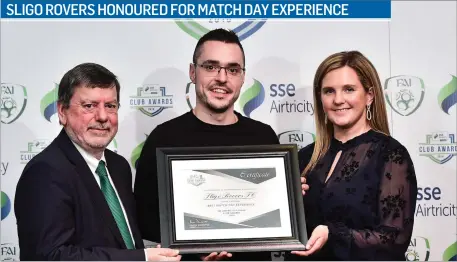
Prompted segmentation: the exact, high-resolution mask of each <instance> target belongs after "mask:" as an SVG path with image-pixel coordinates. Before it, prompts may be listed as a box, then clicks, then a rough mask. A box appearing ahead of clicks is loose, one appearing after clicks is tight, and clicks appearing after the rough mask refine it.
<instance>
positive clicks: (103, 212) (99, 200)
mask: <svg viewBox="0 0 457 262" xmlns="http://www.w3.org/2000/svg"><path fill="white" fill-rule="evenodd" d="M57 139H58V144H59V147H60V148H61V149H62V151H63V152H64V153H65V154H66V155H67V157H68V159H69V160H70V162H72V163H73V164H74V166H75V169H76V172H77V173H78V174H79V175H80V177H81V180H82V181H83V183H84V185H85V187H86V189H87V191H88V192H89V194H90V198H91V199H92V200H93V202H94V205H95V208H96V210H98V211H99V212H97V214H98V215H99V216H100V218H101V219H102V220H103V221H104V224H105V225H107V226H108V228H109V229H110V231H111V233H112V234H113V235H114V238H115V239H116V240H117V242H118V243H119V245H120V246H122V248H124V249H125V248H127V247H126V245H125V242H124V240H123V239H122V236H121V233H120V231H119V228H118V226H117V224H116V221H115V220H114V217H113V215H112V213H111V210H110V209H109V206H108V204H107V203H106V200H105V196H104V195H103V193H102V191H101V190H100V187H99V186H98V184H97V181H95V178H94V175H93V173H92V171H91V170H90V169H89V166H88V165H87V163H86V161H85V160H84V158H83V157H82V156H81V154H80V153H79V152H78V150H77V149H76V147H75V146H74V145H73V143H72V142H71V140H70V138H69V137H68V135H67V134H66V132H65V130H63V129H62V132H61V133H60V134H59V136H58V137H57Z"/></svg>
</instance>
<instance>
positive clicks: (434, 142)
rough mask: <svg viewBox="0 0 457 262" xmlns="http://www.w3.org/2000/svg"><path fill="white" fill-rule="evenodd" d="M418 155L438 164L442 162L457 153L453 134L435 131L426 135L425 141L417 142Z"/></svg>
mask: <svg viewBox="0 0 457 262" xmlns="http://www.w3.org/2000/svg"><path fill="white" fill-rule="evenodd" d="M419 155H420V156H426V157H428V158H430V159H431V160H433V161H435V162H436V163H438V164H444V163H446V162H447V161H449V160H451V158H452V157H453V156H455V155H457V144H456V143H455V134H449V133H448V132H435V133H432V134H429V135H427V136H426V142H425V143H420V144H419Z"/></svg>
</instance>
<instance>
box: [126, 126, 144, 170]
mask: <svg viewBox="0 0 457 262" xmlns="http://www.w3.org/2000/svg"><path fill="white" fill-rule="evenodd" d="M144 135H145V136H146V138H147V137H148V135H146V134H144ZM145 142H146V140H145V141H143V142H141V143H140V144H139V145H137V146H136V147H135V148H134V149H133V151H132V156H131V157H130V164H131V165H132V166H134V167H135V169H136V167H137V165H138V159H139V158H140V155H141V150H143V146H144V143H145Z"/></svg>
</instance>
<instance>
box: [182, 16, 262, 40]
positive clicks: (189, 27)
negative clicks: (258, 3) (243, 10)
mask: <svg viewBox="0 0 457 262" xmlns="http://www.w3.org/2000/svg"><path fill="white" fill-rule="evenodd" d="M238 21H239V20H238ZM238 21H237V22H235V21H232V20H231V19H224V18H222V19H220V18H215V19H208V21H206V22H202V21H199V22H196V21H195V20H192V19H189V20H182V21H176V24H177V25H178V26H179V28H181V29H182V30H183V31H184V32H186V33H187V34H188V35H190V36H192V37H193V38H195V39H197V40H198V39H200V38H201V37H202V36H203V35H204V34H206V33H208V32H209V31H211V30H213V29H216V28H220V27H224V28H230V29H231V30H233V31H234V32H235V33H236V34H237V35H238V38H239V39H240V41H243V40H244V39H246V38H248V37H250V36H251V35H253V34H254V33H255V32H257V31H258V30H259V29H260V28H261V27H262V26H263V25H264V24H265V22H266V20H263V19H262V20H248V21H244V22H238Z"/></svg>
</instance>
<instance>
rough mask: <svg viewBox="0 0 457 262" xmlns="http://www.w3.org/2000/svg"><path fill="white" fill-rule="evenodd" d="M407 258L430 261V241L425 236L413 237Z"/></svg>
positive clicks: (409, 259)
mask: <svg viewBox="0 0 457 262" xmlns="http://www.w3.org/2000/svg"><path fill="white" fill-rule="evenodd" d="M405 258H406V260H407V261H428V259H429V258H430V242H429V241H428V239H427V238H425V237H415V238H412V239H411V242H410V243H409V247H408V250H406V253H405Z"/></svg>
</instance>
